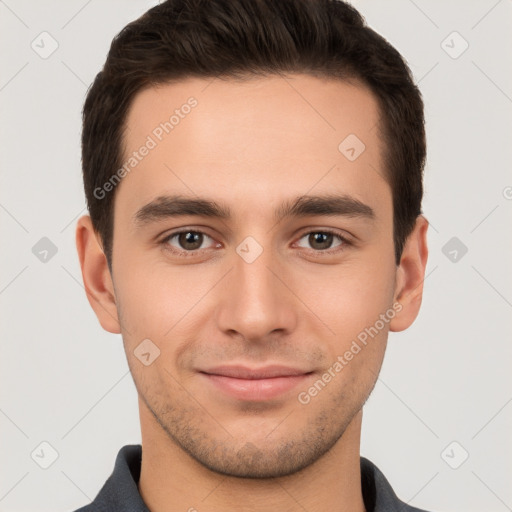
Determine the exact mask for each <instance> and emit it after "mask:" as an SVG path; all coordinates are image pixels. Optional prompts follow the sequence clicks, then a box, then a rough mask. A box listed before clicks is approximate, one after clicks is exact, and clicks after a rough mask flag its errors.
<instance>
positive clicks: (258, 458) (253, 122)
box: [104, 75, 401, 477]
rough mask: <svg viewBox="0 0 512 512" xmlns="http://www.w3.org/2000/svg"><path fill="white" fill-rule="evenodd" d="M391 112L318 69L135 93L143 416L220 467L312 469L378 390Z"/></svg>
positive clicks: (130, 310) (134, 346) (244, 471)
mask: <svg viewBox="0 0 512 512" xmlns="http://www.w3.org/2000/svg"><path fill="white" fill-rule="evenodd" d="M191 97H193V98H194V99H193V100H189V98H191ZM187 104H188V105H189V107H185V105H187ZM173 114H175V117H174V119H171V124H172V127H170V125H165V124H161V123H165V122H166V121H169V118H170V116H171V115H173ZM378 119H379V115H378V107H377V102H376V100H375V99H374V97H373V96H372V95H371V93H370V92H369V91H368V90H366V89H365V88H363V87H362V86H357V85H351V84H349V83H345V82H340V81H325V80H319V79H317V78H314V77H310V76H305V75H292V76H290V77H288V78H287V79H286V80H285V79H284V78H282V77H267V78H258V79H251V80H249V81H246V82H243V83H242V82H235V81H232V80H229V81H222V80H219V79H216V80H213V81H212V80H201V79H189V80H187V81H183V82H180V83H175V84H168V85H163V86H160V87H157V88H151V89H147V90H145V91H143V92H141V93H139V94H138V95H137V96H136V97H135V99H134V102H133V104H132V107H131V110H130V112H129V115H128V118H127V122H126V126H127V130H126V134H125V140H124V142H125V157H126V161H128V159H129V158H130V157H133V152H134V151H135V152H138V153H137V154H138V156H137V155H136V156H135V158H137V163H136V164H135V161H133V162H132V163H133V164H135V165H133V167H132V168H130V170H129V171H128V172H126V173H125V176H124V177H123V179H122V181H121V183H120V184H119V185H118V186H117V188H116V190H115V194H116V200H115V208H114V238H113V260H112V261H113V268H112V282H113V303H115V311H114V312H113V316H115V317H116V318H115V321H116V322H118V324H119V329H120V332H121V333H122V336H123V340H124V346H125V350H126V355H127V359H128V363H129V366H130V369H131V373H132V375H133V379H134V381H135V384H136V387H137V390H138V393H139V397H140V401H141V403H142V404H143V409H144V410H141V415H146V416H145V421H151V422H153V423H155V424H157V425H159V426H160V427H161V428H162V429H163V432H165V434H166V436H167V438H168V440H169V442H171V443H174V444H175V445H177V446H179V447H180V448H182V449H183V450H185V451H186V452H187V453H188V454H189V455H191V456H192V457H193V458H194V459H195V460H196V461H199V462H200V463H201V464H203V465H204V466H206V467H208V468H210V469H212V470H214V471H217V472H221V473H224V474H229V475H234V476H243V477H276V476H282V475H286V474H291V473H293V472H296V471H298V470H300V469H302V468H304V467H306V466H308V465H309V464H311V463H313V462H314V461H316V460H317V459H319V457H321V456H322V455H323V454H325V453H326V452H327V451H328V450H329V449H330V448H331V447H333V446H334V445H335V444H336V443H337V442H338V441H339V440H340V438H341V437H342V436H343V433H344V431H345V429H346V428H347V427H348V426H349V425H350V423H351V422H352V421H353V420H354V418H355V417H356V415H357V413H358V412H359V411H360V409H361V407H362V405H363V403H364V402H365V400H366V399H367V397H368V395H369V393H370V392H371V390H372V388H373V386H374V384H375V381H376V379H377V375H378V372H379V369H380V366H381V363H382V359H383V356H384V351H385V346H386V340H387V335H388V331H389V329H390V327H392V325H393V322H396V321H397V320H396V318H397V317H399V315H400V312H399V310H400V309H401V306H400V305H397V304H396V302H395V301H396V299H397V283H398V282H399V272H398V268H397V266H396V265H395V261H394V246H393V209H392V195H391V190H390V187H389V185H388V183H387V182H386V180H385V179H384V178H383V176H384V170H383V168H382V154H383V150H384V148H383V147H382V146H381V141H380V137H379V131H378V126H377V123H378ZM347 137H349V138H348V139H347ZM150 139H151V140H150ZM345 139H347V140H345ZM344 141H345V142H344ZM363 144H364V146H363ZM144 145H145V146H146V147H147V148H149V149H148V150H147V151H145V150H140V148H141V147H142V146H144ZM351 148H352V149H351ZM362 149H364V150H362ZM142 153H144V155H142ZM127 168H128V167H127ZM191 201H193V202H191ZM393 318H395V319H394V320H392V319H393ZM107 322H108V321H107V320H105V323H107ZM105 323H104V325H105ZM107 328H108V327H107ZM109 330H114V328H111V329H109ZM143 340H146V341H144V343H143V344H142V345H141V343H142V342H143ZM147 340H150V341H147ZM141 353H143V354H145V355H144V356H142V357H141ZM138 356H139V357H138ZM139 358H140V359H139ZM141 360H142V361H143V362H141Z"/></svg>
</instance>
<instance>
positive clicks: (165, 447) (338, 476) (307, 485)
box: [138, 400, 365, 512]
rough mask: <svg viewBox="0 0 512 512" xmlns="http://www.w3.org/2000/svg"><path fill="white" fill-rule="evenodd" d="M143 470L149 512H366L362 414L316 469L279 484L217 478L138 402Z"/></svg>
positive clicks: (143, 492) (143, 493) (282, 479)
mask: <svg viewBox="0 0 512 512" xmlns="http://www.w3.org/2000/svg"><path fill="white" fill-rule="evenodd" d="M139 407H140V413H141V433H142V465H141V474H140V479H139V484H138V487H139V492H140V494H141V496H142V499H143V500H144V502H145V503H146V505H147V507H148V508H149V509H150V510H151V512H175V511H180V512H183V511H189V512H194V511H197V512H203V511H206V510H208V512H232V511H233V512H234V511H237V512H240V511H243V512H256V511H258V512H274V511H275V510H283V511H287V512H296V511H297V512H299V511H300V512H304V510H307V511H308V512H320V511H324V510H332V511H337V510H340V511H341V510H343V511H345V512H364V510H365V508H364V503H363V498H362V491H361V474H360V459H359V444H360V432H361V418H362V412H361V411H360V412H359V413H358V414H357V415H356V416H355V417H354V419H353V420H352V422H351V423H350V424H349V426H348V427H347V429H346V430H345V433H344V434H343V436H342V437H341V438H340V439H339V440H338V441H337V443H336V444H335V445H334V446H333V447H332V448H331V450H329V451H328V452H327V453H326V454H325V455H323V456H322V457H320V458H319V459H318V460H317V461H316V462H315V463H313V464H311V465H310V466H308V467H307V468H304V469H303V470H301V471H299V472H297V473H294V474H292V475H288V476H284V477H279V478H275V479H246V478H237V477H230V476H226V475H222V474H218V473H215V472H213V471H211V470H209V469H207V468H206V467H204V466H203V465H202V464H200V463H199V462H197V461H196V460H195V459H193V458H192V457H190V456H189V455H188V454H187V453H186V452H184V451H183V450H182V449H181V448H180V447H179V446H177V445H176V444H175V443H174V441H173V440H172V439H170V438H169V436H168V435H167V434H166V433H165V432H164V431H163V429H162V428H161V427H160V426H159V425H158V423H157V422H156V421H155V420H154V417H153V416H152V414H151V413H150V412H149V411H148V409H147V408H146V406H145V405H144V404H143V402H142V401H141V400H139Z"/></svg>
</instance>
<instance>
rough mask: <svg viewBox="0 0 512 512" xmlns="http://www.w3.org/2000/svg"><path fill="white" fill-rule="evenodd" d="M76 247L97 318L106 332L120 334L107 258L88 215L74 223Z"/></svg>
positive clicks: (87, 292)
mask: <svg viewBox="0 0 512 512" xmlns="http://www.w3.org/2000/svg"><path fill="white" fill-rule="evenodd" d="M76 248H77V251H78V257H79V259H80V267H81V268H82V279H83V281H84V286H85V292H86V294H87V299H88V300H89V304H90V305H91V307H92V309H93V310H94V312H95V313H96V316H97V317H98V320H99V322H100V324H101V326H102V327H103V329H105V330H106V331H108V332H111V333H114V334H120V332H121V330H120V326H119V319H118V316H117V307H116V297H115V292H114V284H113V282H112V277H111V275H110V270H109V268H108V264H107V258H106V256H105V254H104V253H103V249H102V247H101V244H100V242H99V235H98V234H97V233H96V231H95V230H94V228H93V226H92V221H91V217H90V216H89V215H84V216H82V217H80V219H78V223H77V226H76Z"/></svg>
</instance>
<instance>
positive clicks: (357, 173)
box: [116, 75, 389, 208]
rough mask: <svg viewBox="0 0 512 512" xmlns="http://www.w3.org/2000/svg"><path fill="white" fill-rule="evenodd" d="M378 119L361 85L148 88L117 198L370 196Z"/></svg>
mask: <svg viewBox="0 0 512 512" xmlns="http://www.w3.org/2000/svg"><path fill="white" fill-rule="evenodd" d="M378 122H379V107H378V103H377V101H376V99H375V97H374V96H373V94H372V93H371V92H370V91H369V90H368V89H367V88H365V87H363V86H362V85H360V84H357V83H348V82H345V81H340V80H324V79H320V78H316V77H312V76H308V75H288V76H286V77H284V76H279V75H278V76H270V77H258V78H254V79H253V78H251V79H250V80H246V81H235V80H231V79H226V80H222V79H219V78H212V79H199V78H190V79H187V80H183V81H180V82H176V83H169V84H163V85H160V86H157V87H151V88H148V89H145V90H143V91H142V92H139V93H138V94H137V95H136V96H135V98H134V100H133V102H132V105H131V108H130V110H129V112H128V115H127V118H126V122H125V132H124V162H125V163H127V162H128V161H129V160H131V161H132V163H133V164H134V165H133V166H132V167H129V166H126V168H127V171H128V172H126V173H125V177H124V178H123V180H122V182H121V184H120V185H119V186H118V190H117V192H116V194H118V195H122V196H123V197H125V198H126V199H127V200H128V201H130V202H131V203H132V204H133V207H134V208H135V207H137V206H139V205H140V204H141V203H145V202H148V201H150V200H152V199H154V198H155V197H156V196H158V195H162V194H166V193H168V194H171V193H172V194H173V195H175V194H186V195H192V196H193V195H210V196H211V195H212V187H214V191H215V194H216V196H217V197H218V198H219V199H221V200H222V199H226V201H227V200H229V199H232V198H233V195H235V194H238V195H239V196H240V197H242V196H244V197H246V198H248V196H251V197H254V198H255V202H256V197H257V196H258V194H260V196H259V199H260V200H261V198H262V197H266V198H268V199H269V201H270V202H272V200H273V199H275V200H276V201H277V196H279V197H282V196H283V194H286V193H287V192H289V195H290V196H292V195H293V196H296V195H300V194H305V193H307V192H308V191H309V190H312V189H315V190H314V192H322V191H323V192H326V191H328V192H332V191H333V188H336V187H341V189H343V190H337V191H339V192H342V193H345V192H348V193H351V194H352V195H354V196H356V197H358V198H360V199H365V200H366V202H368V199H369V198H370V199H371V197H370V196H375V197H374V199H377V197H376V195H378V194H379V193H382V190H380V189H382V187H386V188H387V183H386V182H385V180H384V179H383V176H384V171H383V169H382V165H381V140H380V138H379V130H378ZM144 146H146V147H147V148H150V149H149V150H143V151H140V150H141V149H143V147H144ZM134 152H135V153H137V156H136V157H135V156H133V155H134ZM140 153H144V156H143V157H141V156H140ZM134 158H136V159H137V161H134V160H133V159H134ZM379 187H380V188H379ZM388 192H389V191H388ZM248 199H250V198H248ZM117 201H118V199H116V203H117Z"/></svg>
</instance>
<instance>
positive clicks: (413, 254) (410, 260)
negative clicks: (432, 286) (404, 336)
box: [390, 215, 428, 332]
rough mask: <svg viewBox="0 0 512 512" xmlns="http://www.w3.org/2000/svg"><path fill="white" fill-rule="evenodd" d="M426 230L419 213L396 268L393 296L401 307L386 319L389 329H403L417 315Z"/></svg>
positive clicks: (422, 276)
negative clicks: (390, 317) (389, 319)
mask: <svg viewBox="0 0 512 512" xmlns="http://www.w3.org/2000/svg"><path fill="white" fill-rule="evenodd" d="M427 230H428V221H427V219H426V218H425V217H423V215H419V216H418V217H417V219H416V224H415V226H414V229H413V231H412V232H411V234H410V235H409V237H408V238H407V241H406V243H405V246H404V250H403V252H402V257H401V259H400V265H399V267H398V269H397V277H396V287H395V297H394V299H395V302H398V303H400V304H401V310H400V313H399V314H397V315H396V316H395V318H393V320H392V321H391V322H390V331H395V332H398V331H403V330H405V329H407V328H408V327H409V326H410V325H411V324H412V323H413V322H414V320H415V319H416V317H417V316H418V313H419V310H420V306H421V300H422V297H423V281H424V280H425V269H426V266H427V258H428V248H427Z"/></svg>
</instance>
